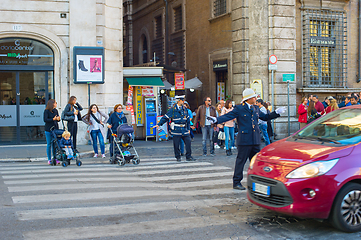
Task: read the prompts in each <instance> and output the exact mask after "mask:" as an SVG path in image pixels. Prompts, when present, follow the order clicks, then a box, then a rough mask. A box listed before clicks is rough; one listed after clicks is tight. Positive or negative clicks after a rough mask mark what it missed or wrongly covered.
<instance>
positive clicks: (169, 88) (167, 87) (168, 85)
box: [159, 80, 173, 90]
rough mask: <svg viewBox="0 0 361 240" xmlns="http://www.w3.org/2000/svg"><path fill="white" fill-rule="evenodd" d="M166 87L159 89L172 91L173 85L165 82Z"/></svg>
mask: <svg viewBox="0 0 361 240" xmlns="http://www.w3.org/2000/svg"><path fill="white" fill-rule="evenodd" d="M163 84H164V87H160V88H159V89H165V90H171V89H172V87H173V85H172V84H170V83H169V82H168V81H167V80H164V81H163Z"/></svg>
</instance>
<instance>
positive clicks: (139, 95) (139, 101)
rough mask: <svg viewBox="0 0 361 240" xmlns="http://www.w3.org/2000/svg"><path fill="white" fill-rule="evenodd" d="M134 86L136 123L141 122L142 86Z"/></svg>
mask: <svg viewBox="0 0 361 240" xmlns="http://www.w3.org/2000/svg"><path fill="white" fill-rule="evenodd" d="M134 88H135V96H136V106H137V119H136V122H137V125H139V124H143V118H142V109H143V102H142V87H134Z"/></svg>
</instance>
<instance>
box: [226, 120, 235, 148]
mask: <svg viewBox="0 0 361 240" xmlns="http://www.w3.org/2000/svg"><path fill="white" fill-rule="evenodd" d="M224 133H225V135H226V139H225V141H226V150H229V149H230V148H229V143H228V141H229V140H230V139H231V147H234V127H227V126H224Z"/></svg>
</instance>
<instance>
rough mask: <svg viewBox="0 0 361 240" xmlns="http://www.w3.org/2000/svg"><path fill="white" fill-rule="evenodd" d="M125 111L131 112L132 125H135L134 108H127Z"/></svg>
mask: <svg viewBox="0 0 361 240" xmlns="http://www.w3.org/2000/svg"><path fill="white" fill-rule="evenodd" d="M125 109H126V110H127V111H130V114H131V115H132V124H135V116H134V108H133V106H126V107H125Z"/></svg>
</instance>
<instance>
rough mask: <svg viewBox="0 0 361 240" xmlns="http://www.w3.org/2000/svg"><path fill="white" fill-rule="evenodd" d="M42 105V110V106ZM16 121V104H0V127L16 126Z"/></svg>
mask: <svg viewBox="0 0 361 240" xmlns="http://www.w3.org/2000/svg"><path fill="white" fill-rule="evenodd" d="M42 107H43V109H42V112H44V106H42ZM16 122H17V116H16V105H0V127H16ZM43 124H44V121H43V122H42V125H43Z"/></svg>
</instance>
